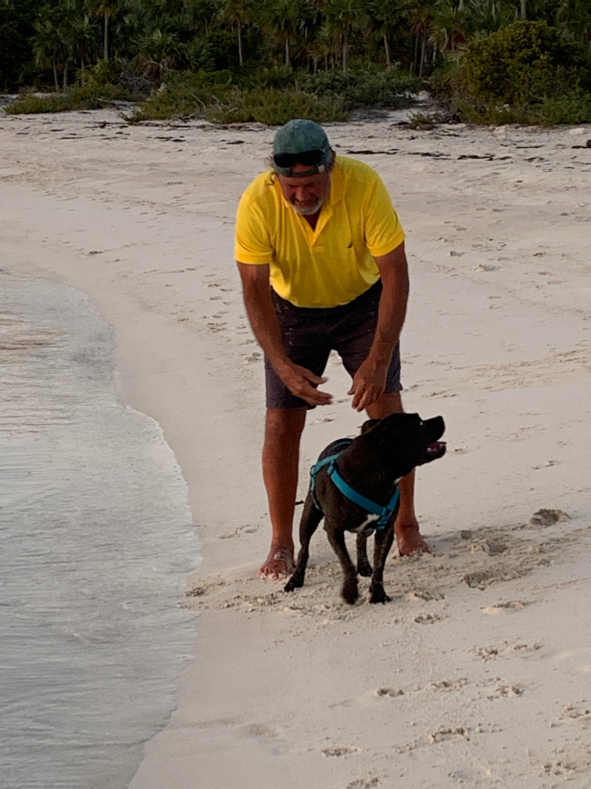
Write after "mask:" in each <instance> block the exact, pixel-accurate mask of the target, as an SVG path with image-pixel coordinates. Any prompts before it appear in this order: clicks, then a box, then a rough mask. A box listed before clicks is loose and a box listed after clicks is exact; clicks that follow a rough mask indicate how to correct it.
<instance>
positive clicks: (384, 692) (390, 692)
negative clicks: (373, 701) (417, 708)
mask: <svg viewBox="0 0 591 789" xmlns="http://www.w3.org/2000/svg"><path fill="white" fill-rule="evenodd" d="M375 693H376V696H391V697H392V698H396V697H397V696H404V691H403V690H394V688H378V689H377V690H376V692H375Z"/></svg>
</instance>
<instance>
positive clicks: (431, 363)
mask: <svg viewBox="0 0 591 789" xmlns="http://www.w3.org/2000/svg"><path fill="white" fill-rule="evenodd" d="M103 123H106V124H107V125H106V126H102V124H103ZM574 132H577V133H576V134H575V133H574ZM586 132H589V127H581V128H580V129H564V130H551V131H547V130H537V131H531V130H529V129H528V130H526V129H514V128H511V129H505V128H504V129H502V130H496V131H493V132H491V131H490V130H486V129H478V130H474V129H469V128H467V127H464V126H457V125H456V126H450V127H442V128H439V129H436V130H434V131H425V132H411V131H409V130H402V129H400V128H398V127H396V126H391V125H390V124H388V122H379V123H375V122H374V123H368V122H358V123H354V124H337V125H334V126H331V127H330V128H329V136H330V138H331V140H333V141H334V142H335V144H336V145H338V146H339V147H338V148H337V150H338V152H339V153H345V154H346V153H347V152H350V151H361V150H363V151H365V152H366V153H365V154H359V153H358V154H357V155H358V156H359V157H360V158H364V160H365V161H367V162H368V163H369V164H371V165H372V166H375V167H376V169H377V170H378V172H380V174H381V175H382V176H383V177H384V180H385V182H386V184H387V186H388V187H389V189H390V191H391V193H392V196H393V199H394V202H395V205H396V207H397V209H398V210H399V213H400V216H401V219H402V223H403V226H404V227H405V229H406V231H407V234H408V236H409V253H410V260H411V276H412V281H411V286H412V297H411V298H412V301H411V308H410V311H409V316H408V320H407V325H406V327H405V330H404V333H403V349H402V353H403V383H404V384H405V387H406V388H405V392H404V393H403V397H404V402H405V405H406V408H407V410H418V411H419V412H420V413H421V415H423V416H434V415H436V414H437V413H441V414H442V415H443V416H444V417H445V419H446V422H447V424H448V429H447V436H446V437H447V439H448V441H449V445H450V446H449V449H450V451H449V457H448V458H446V459H444V460H442V461H441V463H440V464H437V466H438V468H435V467H433V468H426V469H425V470H424V472H421V474H420V480H419V487H418V509H419V513H420V519H421V523H422V526H423V531H424V533H425V534H426V536H427V539H428V540H429V541H430V542H431V543H432V544H433V545H434V547H435V549H436V553H435V555H434V556H432V557H427V556H425V557H420V558H417V559H411V560H404V559H399V558H396V557H391V558H390V560H389V561H388V565H387V572H386V579H385V585H386V589H387V591H388V592H389V593H390V594H392V597H393V598H394V600H393V602H392V603H390V604H389V605H388V606H385V607H382V606H375V607H374V606H369V605H368V604H367V603H366V602H365V599H364V595H362V602H361V603H360V604H359V605H356V606H354V607H352V608H349V607H347V606H345V605H344V604H342V603H341V602H340V601H339V598H338V585H339V582H338V570H337V568H336V565H335V560H334V557H333V556H332V553H331V551H330V548H329V546H328V545H327V544H326V541H325V540H323V539H322V534H320V535H319V537H318V538H316V539H315V541H314V543H313V547H312V565H311V568H310V574H309V578H308V580H307V583H306V586H305V587H304V589H303V590H302V591H301V593H298V594H297V595H293V596H286V595H284V594H283V592H281V585H280V584H277V583H274V582H262V581H259V579H258V578H257V577H256V570H257V568H258V565H259V563H260V561H262V559H263V558H264V556H265V555H266V552H267V547H268V546H267V539H268V525H267V522H266V513H265V507H266V503H265V497H264V490H263V486H262V481H261V479H260V471H259V452H260V446H261V442H262V419H263V398H262V391H263V381H262V370H261V356H260V352H259V350H258V348H257V346H256V344H255V343H254V341H253V340H252V337H251V335H250V331H249V329H248V326H247V325H246V320H245V318H244V311H243V308H242V304H241V296H240V292H239V286H238V278H237V274H236V272H235V271H234V266H233V261H232V231H233V212H234V209H235V206H236V204H237V201H238V198H239V196H240V194H241V192H242V190H243V188H244V187H245V186H246V185H247V184H248V183H249V181H250V179H251V178H252V177H253V176H254V175H255V174H256V173H257V172H258V171H259V170H260V169H261V167H262V166H263V165H262V162H263V159H264V155H265V152H266V150H267V147H268V144H269V142H270V140H271V139H272V133H273V132H272V130H269V129H261V128H260V127H257V128H253V129H248V128H244V127H241V128H239V129H231V128H230V129H223V130H213V129H208V130H204V129H203V128H198V127H196V126H195V127H192V126H191V125H190V124H189V125H187V127H186V129H185V130H184V131H183V132H182V134H183V141H182V142H179V139H180V136H181V135H180V134H179V136H178V137H176V136H173V134H171V133H170V131H169V130H168V129H167V126H166V124H162V125H161V126H159V127H150V128H146V127H133V128H129V127H127V126H126V125H125V124H123V123H121V122H120V121H119V120H118V119H117V116H116V114H115V113H110V112H107V111H100V112H96V113H73V114H72V115H70V116H68V117H67V118H64V117H58V118H55V117H52V118H47V117H46V116H43V117H37V118H33V119H31V118H30V117H27V118H26V119H23V118H18V117H15V116H11V117H10V118H6V117H1V118H0V138H1V139H2V140H3V143H5V145H4V150H5V153H4V154H3V155H2V165H1V166H2V172H3V176H4V181H3V184H2V187H0V190H1V191H0V194H2V196H3V198H4V197H5V198H6V207H5V215H6V232H5V234H4V237H3V239H2V242H0V243H1V244H2V250H3V252H4V255H3V257H4V260H5V261H9V263H8V264H5V266H6V268H7V270H9V271H16V272H21V273H25V274H32V275H34V276H44V277H48V278H52V279H56V280H58V281H62V282H66V283H67V284H70V285H74V286H75V287H79V288H81V289H82V290H84V291H86V292H87V293H88V294H89V296H90V299H91V301H92V303H93V304H94V305H95V306H97V308H98V309H99V310H100V311H101V314H102V315H104V316H105V318H106V319H107V320H108V321H109V322H110V323H111V324H112V325H113V326H114V327H115V330H116V337H117V366H118V370H119V386H120V392H121V396H122V398H123V399H124V400H125V401H126V402H129V403H130V404H131V405H132V406H133V407H134V408H136V409H137V410H139V411H141V412H143V413H145V414H147V415H149V416H151V417H152V418H154V419H156V421H157V422H158V423H159V424H160V426H161V427H162V430H163V431H164V435H165V437H166V440H167V442H168V444H169V445H170V446H171V447H172V449H173V451H174V453H175V455H176V458H177V461H178V463H179V465H180V467H181V469H182V471H183V475H184V477H185V479H186V481H187V483H188V485H189V491H190V505H191V509H192V512H193V515H194V520H195V525H196V529H197V533H198V536H199V539H200V542H201V546H202V554H203V561H202V564H201V565H200V567H199V568H198V569H197V570H196V571H195V573H193V575H192V577H191V579H190V580H189V582H188V588H189V591H191V590H193V591H194V592H195V593H194V595H189V596H188V597H186V599H185V601H184V604H185V605H187V606H190V607H195V608H198V609H199V610H200V611H201V613H200V615H199V618H198V620H197V627H196V644H195V656H194V660H193V663H192V665H191V666H190V667H189V668H188V669H187V670H186V671H185V672H184V673H183V675H182V676H181V677H180V679H179V682H178V707H177V710H176V711H175V712H174V714H173V715H172V717H171V720H170V722H169V724H168V725H167V726H166V727H165V728H164V729H163V730H162V731H161V732H160V733H159V734H158V735H156V736H155V737H154V738H153V739H152V740H151V741H150V742H149V743H148V744H147V748H146V757H145V759H144V761H143V762H142V764H141V765H140V768H139V770H138V772H137V773H136V776H135V778H134V779H133V781H132V783H131V784H130V789H161V788H162V787H163V786H166V785H169V786H170V785H173V786H174V787H175V789H184V787H187V789H188V787H191V788H192V789H193V787H194V786H195V785H196V783H195V782H196V781H200V782H201V783H202V785H204V786H205V785H206V786H208V788H210V787H211V789H218V787H219V789H234V787H236V789H238V787H240V789H250V787H255V786H256V787H261V786H262V787H265V789H266V787H271V786H276V784H277V782H278V776H281V782H282V784H283V785H285V786H287V787H294V789H295V787H301V786H302V785H309V786H311V787H314V789H316V787H318V789H320V788H321V787H322V789H332V787H335V789H337V788H338V789H347V788H348V787H351V789H353V788H355V789H359V788H361V787H371V786H385V787H387V786H394V785H396V786H403V787H404V789H415V787H416V788H417V789H418V787H432V786H438V787H443V788H444V789H447V788H448V787H450V789H451V787H456V786H458V785H467V786H474V787H479V786H507V785H514V786H515V785H519V786H524V787H530V786H531V787H536V789H538V787H539V789H542V787H546V786H548V787H549V786H554V785H559V783H561V782H562V781H563V780H565V779H567V778H568V779H569V784H570V785H571V786H575V787H577V786H580V787H581V789H582V787H584V786H586V785H587V784H588V778H589V772H590V771H591V758H590V757H589V756H588V751H587V750H586V740H585V726H586V722H587V717H588V716H587V713H586V711H585V710H586V708H585V704H587V703H588V702H587V696H586V676H587V674H588V672H589V671H590V670H591V639H590V638H589V636H588V635H587V633H588V629H587V628H585V627H584V624H585V623H586V618H587V616H588V615H587V614H586V610H585V604H584V601H585V598H586V595H587V594H588V592H589V588H590V586H591V578H590V571H588V569H587V566H588V563H589V562H588V558H589V555H590V553H591V540H590V536H589V534H588V527H589V525H591V511H590V508H589V505H588V498H589V496H588V494H589V490H590V489H591V488H590V485H589V483H588V480H587V474H586V460H585V458H586V457H587V455H588V451H587V447H588V446H589V442H590V439H591V434H590V431H591V427H590V425H591V420H589V415H590V414H589V411H590V410H591V409H590V407H589V405H588V404H587V400H588V396H587V390H588V383H589V374H590V372H591V342H590V339H591V335H590V334H589V330H590V328H591V314H590V313H589V309H588V295H587V294H588V291H586V290H585V288H588V287H589V274H588V266H587V264H586V260H587V252H586V250H587V247H588V244H587V242H586V233H588V231H587V228H588V221H589V211H590V201H589V200H588V198H587V197H586V193H587V191H588V188H587V186H586V184H587V183H588V176H587V175H586V173H587V171H588V170H589V171H591V157H590V156H589V154H588V153H587V152H586V151H583V150H577V151H576V153H575V151H574V150H572V145H576V143H577V142H578V141H579V140H580V139H584V138H586V137H587V136H591V132H589V133H588V134H587V133H586ZM177 133H178V129H175V134H177ZM60 134H63V135H64V136H63V141H62V140H60V136H59V135H60ZM66 140H67V141H66ZM570 143H572V145H570ZM370 149H371V150H374V151H375V153H367V151H368V150H370ZM388 151H389V152H388ZM351 155H355V154H351ZM506 157H508V158H506ZM583 157H587V158H588V159H589V164H587V159H584V158H583ZM579 161H580V163H579ZM573 162H574V163H573ZM586 266H587V267H586ZM328 374H329V376H330V381H331V386H332V387H333V389H334V392H335V394H336V395H337V398H336V399H337V400H338V401H339V402H336V403H335V404H334V406H331V407H330V408H327V410H326V411H324V410H323V412H322V413H319V411H320V409H316V412H313V414H311V415H310V418H309V424H308V427H307V429H306V433H305V439H304V444H303V450H302V458H301V469H302V473H301V481H300V490H301V492H302V493H303V492H304V491H305V487H306V474H305V469H306V467H307V466H309V465H310V463H311V462H312V461H313V459H314V457H315V455H316V454H317V452H318V451H319V450H320V449H321V448H322V447H323V446H324V445H325V444H326V443H328V442H329V441H330V440H332V439H334V438H336V437H338V436H341V435H347V434H350V433H352V432H355V431H356V430H357V427H358V426H359V424H360V423H361V421H363V420H362V419H361V418H360V416H359V415H357V414H355V413H354V412H352V410H351V408H350V405H349V403H348V400H347V398H346V397H345V396H344V392H345V391H346V388H345V386H346V380H345V377H344V376H343V375H342V373H341V371H340V369H339V368H338V367H337V366H336V365H334V364H333V363H332V362H331V364H330V367H329V372H328ZM541 508H548V509H557V510H558V509H560V510H563V511H564V512H566V513H567V514H568V515H569V516H570V519H569V520H568V521H562V522H557V523H556V524H553V525H548V526H545V527H539V526H533V525H531V524H529V519H530V517H531V516H532V515H533V513H534V512H535V511H537V510H538V509H541ZM478 574H480V575H478ZM364 588H365V587H364ZM548 622H551V623H552V627H551V628H548Z"/></svg>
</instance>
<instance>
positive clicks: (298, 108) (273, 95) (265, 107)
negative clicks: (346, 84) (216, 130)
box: [205, 88, 349, 126]
mask: <svg viewBox="0 0 591 789" xmlns="http://www.w3.org/2000/svg"><path fill="white" fill-rule="evenodd" d="M205 117H206V119H207V120H209V121H211V122H212V123H247V122H249V121H256V122H258V123H266V124H267V125H268V126H282V125H283V124H285V123H287V122H288V121H290V120H291V119H292V118H307V119H309V120H312V121H316V123H328V122H331V121H346V120H347V119H348V117H349V113H348V112H347V110H346V109H345V106H344V103H343V101H342V100H341V99H339V98H338V97H335V98H329V97H325V98H322V97H319V96H313V95H310V94H309V93H301V92H299V91H296V90H290V91H280V90H276V89H274V88H258V89H257V88H255V89H253V90H246V91H238V90H236V91H235V92H234V93H233V95H232V97H231V99H230V101H228V103H227V104H224V105H221V106H218V107H213V108H212V109H211V110H208V111H207V112H206V113H205Z"/></svg>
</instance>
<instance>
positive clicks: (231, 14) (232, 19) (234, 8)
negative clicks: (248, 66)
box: [222, 0, 254, 66]
mask: <svg viewBox="0 0 591 789" xmlns="http://www.w3.org/2000/svg"><path fill="white" fill-rule="evenodd" d="M222 13H223V15H224V18H225V19H226V20H227V21H228V22H229V23H230V25H231V26H232V27H235V28H236V32H237V34H238V62H239V64H240V65H241V66H242V65H244V57H243V55H242V28H243V27H244V26H245V25H249V24H251V23H252V21H253V17H254V2H253V0H223V5H222Z"/></svg>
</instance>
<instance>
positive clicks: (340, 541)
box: [324, 518, 359, 605]
mask: <svg viewBox="0 0 591 789" xmlns="http://www.w3.org/2000/svg"><path fill="white" fill-rule="evenodd" d="M324 528H325V529H326V533H327V535H328V541H329V542H330V544H331V545H332V549H333V551H334V552H335V553H336V555H337V556H338V558H339V561H340V563H341V567H342V568H343V575H344V580H343V588H342V589H341V596H342V598H343V600H344V601H345V602H346V603H349V604H350V605H353V603H354V602H355V600H357V598H358V597H359V592H358V590H357V572H356V571H355V565H354V564H353V562H352V561H351V557H350V556H349V551H348V550H347V546H346V544H345V532H344V531H343V530H342V529H340V528H339V527H338V524H336V523H334V521H333V522H331V521H330V520H329V519H328V518H327V519H326V520H325V522H324Z"/></svg>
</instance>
